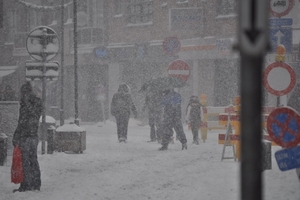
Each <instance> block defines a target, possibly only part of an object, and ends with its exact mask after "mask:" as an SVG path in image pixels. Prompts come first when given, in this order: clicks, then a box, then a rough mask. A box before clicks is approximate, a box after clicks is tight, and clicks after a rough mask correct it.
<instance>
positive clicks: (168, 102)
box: [159, 89, 187, 151]
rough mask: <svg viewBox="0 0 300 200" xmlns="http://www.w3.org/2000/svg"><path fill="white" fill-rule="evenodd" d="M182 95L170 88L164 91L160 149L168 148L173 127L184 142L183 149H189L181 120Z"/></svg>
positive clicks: (178, 137) (182, 142)
mask: <svg viewBox="0 0 300 200" xmlns="http://www.w3.org/2000/svg"><path fill="white" fill-rule="evenodd" d="M181 101H182V99H181V95H180V94H179V93H177V92H175V91H174V89H168V90H165V91H164V97H163V100H162V106H163V107H164V114H163V122H162V126H163V128H162V130H163V132H162V143H161V144H162V147H161V148H159V150H160V151H163V150H167V149H168V144H169V142H170V139H171V137H172V136H173V128H174V130H175V132H176V135H177V139H178V140H179V141H180V142H181V144H182V150H184V149H187V139H186V136H185V133H184V131H183V126H182V122H181Z"/></svg>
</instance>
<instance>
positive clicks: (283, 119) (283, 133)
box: [267, 107, 300, 148]
mask: <svg viewBox="0 0 300 200" xmlns="http://www.w3.org/2000/svg"><path fill="white" fill-rule="evenodd" d="M267 130H268V133H269V135H270V137H271V138H272V141H274V142H275V143H276V144H278V145H280V146H282V147H285V148H289V147H294V146H297V145H298V144H299V143H300V116H299V115H298V113H297V112H296V111H295V110H293V109H291V108H288V107H281V108H277V109H275V110H273V111H272V112H271V113H270V115H269V117H268V119H267Z"/></svg>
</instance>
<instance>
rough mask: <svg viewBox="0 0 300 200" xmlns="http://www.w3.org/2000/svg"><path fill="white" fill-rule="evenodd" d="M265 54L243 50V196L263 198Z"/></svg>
mask: <svg viewBox="0 0 300 200" xmlns="http://www.w3.org/2000/svg"><path fill="white" fill-rule="evenodd" d="M262 70H263V57H262V56H261V55H260V56H252V57H251V56H249V55H245V54H241V141H242V144H241V145H242V147H241V152H242V154H241V186H242V187H241V190H242V191H241V199H242V200H261V199H262V176H261V172H262V140H261V139H262V136H261V134H262V133H261V132H262V116H261V111H262Z"/></svg>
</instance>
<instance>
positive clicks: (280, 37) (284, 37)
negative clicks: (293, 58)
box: [270, 27, 293, 53]
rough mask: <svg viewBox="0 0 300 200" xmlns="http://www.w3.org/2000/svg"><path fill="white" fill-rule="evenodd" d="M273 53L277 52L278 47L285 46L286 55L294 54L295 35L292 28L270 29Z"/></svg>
mask: <svg viewBox="0 0 300 200" xmlns="http://www.w3.org/2000/svg"><path fill="white" fill-rule="evenodd" d="M270 43H271V52H272V53H275V52H276V47H277V46H278V45H280V44H282V45H284V47H285V49H286V53H292V50H293V34H292V27H270Z"/></svg>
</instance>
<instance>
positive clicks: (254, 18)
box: [236, 0, 269, 200]
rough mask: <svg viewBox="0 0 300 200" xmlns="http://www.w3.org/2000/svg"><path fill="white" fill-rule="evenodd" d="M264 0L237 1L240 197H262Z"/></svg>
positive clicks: (266, 31) (265, 3)
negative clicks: (239, 79)
mask: <svg viewBox="0 0 300 200" xmlns="http://www.w3.org/2000/svg"><path fill="white" fill-rule="evenodd" d="M267 10H268V9H267V1H266V0H243V1H240V4H239V40H238V45H237V46H236V47H237V48H238V50H239V51H240V55H241V88H240V91H241V146H242V148H241V199H243V200H262V177H261V172H262V142H261V139H262V136H261V135H262V134H261V132H262V123H261V120H262V114H261V113H262V101H261V99H262V69H263V59H264V55H265V53H266V52H267V49H268V46H269V45H268V12H266V11H267Z"/></svg>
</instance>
